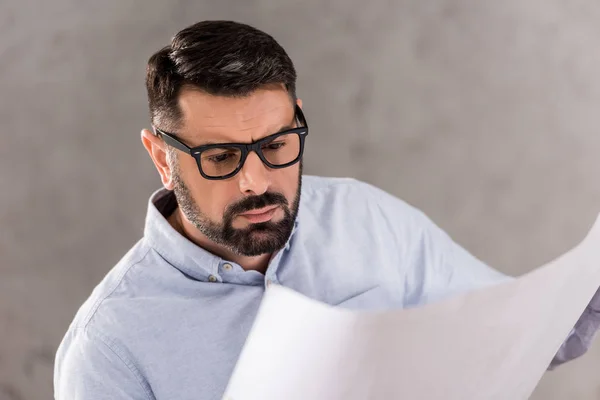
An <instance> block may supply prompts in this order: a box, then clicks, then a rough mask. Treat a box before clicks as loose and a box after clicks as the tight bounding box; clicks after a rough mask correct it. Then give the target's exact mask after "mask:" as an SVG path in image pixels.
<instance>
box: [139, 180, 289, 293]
mask: <svg viewBox="0 0 600 400" xmlns="http://www.w3.org/2000/svg"><path fill="white" fill-rule="evenodd" d="M176 207H177V200H176V198H175V195H174V193H173V191H170V190H167V189H164V188H163V189H160V190H157V191H156V192H154V193H153V194H152V196H150V199H149V200H148V212H147V214H146V224H145V228H144V238H145V240H146V241H147V242H148V243H149V245H150V246H151V247H152V248H153V249H154V250H155V251H156V252H157V253H158V254H159V255H160V256H161V257H162V258H163V259H164V260H165V261H166V262H168V263H169V264H171V265H172V266H173V267H175V268H177V269H178V270H180V271H181V272H183V273H184V274H186V275H188V276H190V277H192V278H193V279H196V280H200V281H211V280H214V279H217V280H218V281H221V282H223V281H225V282H226V281H234V282H238V283H243V282H248V283H250V282H255V281H256V283H258V282H259V281H260V282H263V281H264V276H263V275H262V274H261V273H259V272H257V271H243V270H242V269H241V268H238V272H237V273H236V272H235V271H233V272H229V273H227V274H222V273H221V272H222V271H221V268H220V267H221V266H222V265H223V264H224V263H225V262H229V261H226V260H223V259H222V258H221V257H218V256H216V255H214V254H212V253H210V252H209V251H207V250H205V249H203V248H202V247H200V246H198V245H197V244H195V243H193V242H191V241H190V240H189V239H187V238H186V237H185V236H183V235H181V234H180V233H179V232H178V231H177V230H176V229H174V228H173V227H172V226H171V224H170V223H169V221H168V220H167V217H168V216H169V215H171V213H172V212H173V211H174V210H175V208H176ZM297 227H298V218H296V221H295V222H294V228H293V230H292V234H291V235H290V238H288V241H287V243H286V245H285V247H284V248H283V249H282V250H280V251H278V252H277V253H275V255H274V256H273V257H271V260H270V262H269V267H268V269H267V275H270V276H274V274H275V273H276V270H277V268H278V265H279V261H280V259H281V255H282V252H285V251H288V250H289V249H290V245H291V238H292V236H293V235H294V232H295V231H296V229H297ZM230 263H231V262H230ZM231 264H233V263H231ZM241 275H246V276H241ZM258 277H259V278H258ZM257 278H258V280H257Z"/></svg>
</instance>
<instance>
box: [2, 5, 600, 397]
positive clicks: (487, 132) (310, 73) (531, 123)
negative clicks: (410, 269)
mask: <svg viewBox="0 0 600 400" xmlns="http://www.w3.org/2000/svg"><path fill="white" fill-rule="evenodd" d="M212 18H225V19H237V20H241V21H244V22H248V23H251V24H255V25H256V26H258V27H260V28H263V29H264V30H266V31H268V32H271V33H272V34H273V35H275V36H276V37H277V38H278V39H279V40H280V41H281V43H282V44H283V45H284V46H285V47H286V48H287V49H288V50H289V53H290V55H291V56H292V58H293V59H294V60H295V62H296V65H297V68H298V70H299V74H300V79H299V94H300V96H301V97H302V98H303V99H304V104H305V108H306V114H307V118H308V119H309V121H310V123H311V129H312V132H313V134H312V135H311V137H310V139H309V140H308V149H307V153H306V171H307V172H308V173H311V174H321V175H337V176H354V177H357V178H360V179H364V180H367V181H369V182H372V183H374V184H376V185H379V186H381V187H383V188H385V189H387V190H388V191H390V192H392V193H394V194H396V195H398V196H400V197H402V198H404V199H406V200H407V201H409V202H411V203H413V204H415V205H417V206H418V207H420V208H422V209H423V210H424V211H425V212H427V213H428V214H429V215H430V216H431V217H432V218H433V219H434V220H435V221H437V222H438V224H440V225H441V226H442V227H443V228H445V229H446V230H447V231H448V232H449V233H450V234H451V235H452V236H454V237H455V238H456V240H457V241H458V242H460V243H462V244H463V245H464V246H466V247H467V248H468V249H470V250H471V251H472V252H474V253H475V254H476V255H477V256H479V257H481V258H482V259H484V260H485V261H487V262H488V263H490V264H492V265H494V266H495V267H497V268H498V269H500V270H502V271H505V272H507V273H510V274H520V273H523V272H526V271H528V270H530V269H531V268H533V267H535V266H536V265H538V264H540V263H542V262H544V261H547V260H549V259H551V258H553V257H554V256H557V255H558V254H560V253H561V252H562V251H564V250H566V249H568V248H569V247H570V246H571V245H573V244H574V243H576V242H577V241H578V240H579V239H580V238H581V237H582V236H583V235H584V233H585V232H586V230H587V228H588V227H589V226H590V224H591V222H592V220H593V218H594V217H595V215H596V213H597V212H598V211H600V185H599V184H598V171H600V157H598V152H599V150H600V135H599V134H598V130H599V127H600V112H599V105H600V76H599V75H598V71H600V52H599V51H598V38H599V37H600V24H599V23H598V20H600V3H598V2H595V1H591V0H587V1H586V0H571V1H569V2H565V1H559V0H544V1H542V0H528V1H523V0H506V1H477V0H428V1H418V0H412V1H410V0H405V1H391V0H389V1H385V0H371V1H367V2H364V1H341V0H338V1H327V2H325V1H316V0H304V1H301V2H300V1H298V2H292V1H277V0H271V1H267V0H254V1H248V0H243V1H242V0H240V1H219V2H217V1H212V2H208V1H186V0H179V1H169V2H159V1H156V2H149V1H142V0H125V1H123V0H108V1H91V0H88V1H81V0H79V1H75V0H54V1H46V2H42V1H37V2H33V1H27V0H24V1H19V0H2V1H1V2H0V399H1V400H17V399H23V400H24V399H27V400H29V399H31V400H35V399H40V400H41V399H48V398H50V397H51V385H52V382H51V377H52V362H53V355H54V351H55V349H56V346H57V344H58V342H59V340H60V339H61V337H62V335H63V333H64V332H65V330H66V328H67V326H68V324H69V322H70V321H71V318H72V317H73V314H74V313H75V311H76V309H77V308H78V306H79V305H80V304H81V303H82V301H83V300H84V299H85V298H86V297H87V296H88V294H89V293H90V291H91V289H92V288H93V286H94V285H95V284H96V283H97V282H98V281H99V280H100V279H101V278H102V276H103V275H104V274H105V273H106V272H107V270H108V269H109V268H111V267H112V266H113V264H114V263H115V262H116V261H117V260H118V259H119V258H120V257H121V256H122V255H123V254H124V252H125V251H126V250H127V249H128V248H129V247H130V246H131V245H132V244H133V243H134V242H135V241H136V240H137V238H139V237H140V235H141V232H142V221H143V217H144V213H145V207H146V200H147V196H148V195H149V193H150V192H151V191H152V190H153V189H155V188H157V187H158V185H159V180H158V178H157V176H156V173H155V171H154V169H153V166H152V164H151V162H150V160H149V159H148V157H147V156H146V154H145V153H144V151H143V149H142V147H141V145H140V142H139V131H140V129H141V128H142V127H147V126H148V119H147V111H146V104H145V92H144V88H143V77H144V67H145V62H146V60H147V58H148V57H149V55H150V54H151V53H152V52H153V51H155V50H156V49H158V48H159V47H160V46H162V45H164V44H166V43H167V42H168V40H169V39H170V37H171V36H172V35H173V34H174V33H175V32H176V31H177V30H179V29H181V28H183V27H185V26H187V25H189V24H191V23H193V22H196V21H198V20H202V19H212ZM599 370H600V344H599V343H596V345H595V347H594V348H593V349H592V350H591V351H590V352H589V354H588V355H586V356H585V357H583V358H582V359H580V360H578V361H576V362H573V363H571V364H569V365H566V366H564V367H562V368H560V370H558V371H556V372H553V373H548V374H546V377H545V378H544V379H543V381H542V383H541V385H540V386H539V388H538V390H537V391H536V394H535V396H534V398H535V399H546V400H551V399H590V400H592V399H598V398H599V397H600V379H599V378H598V372H597V371H599Z"/></svg>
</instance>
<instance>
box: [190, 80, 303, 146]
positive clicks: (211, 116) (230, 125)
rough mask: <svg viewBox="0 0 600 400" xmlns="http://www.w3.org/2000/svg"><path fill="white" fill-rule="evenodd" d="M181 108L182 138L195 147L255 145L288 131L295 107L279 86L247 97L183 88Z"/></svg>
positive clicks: (258, 91)
mask: <svg viewBox="0 0 600 400" xmlns="http://www.w3.org/2000/svg"><path fill="white" fill-rule="evenodd" d="M179 107H180V109H181V111H182V114H183V124H182V129H181V130H180V136H181V138H182V139H185V140H186V141H188V142H190V143H191V144H193V145H201V144H207V143H224V142H239V143H245V142H252V141H255V140H258V139H260V138H262V137H265V136H268V135H270V134H273V133H276V132H278V131H280V130H282V129H285V128H288V127H289V125H290V124H291V123H292V121H293V118H294V105H293V104H292V101H291V99H290V97H289V94H288V92H287V91H286V90H285V89H284V88H283V87H280V86H276V87H271V88H265V89H259V90H256V91H255V92H253V93H251V94H250V95H248V96H245V97H226V96H214V95H210V94H207V93H204V92H202V91H199V90H194V89H189V88H188V89H183V90H182V92H181V94H180V96H179Z"/></svg>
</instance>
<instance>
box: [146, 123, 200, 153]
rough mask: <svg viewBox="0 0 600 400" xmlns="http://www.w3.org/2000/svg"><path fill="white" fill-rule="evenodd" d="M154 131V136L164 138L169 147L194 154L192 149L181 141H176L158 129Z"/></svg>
mask: <svg viewBox="0 0 600 400" xmlns="http://www.w3.org/2000/svg"><path fill="white" fill-rule="evenodd" d="M152 129H153V130H154V134H155V135H156V136H158V137H162V139H163V140H164V141H165V143H166V144H168V145H169V146H172V147H175V148H176V149H177V150H181V151H183V152H184V153H187V154H190V155H191V154H192V148H191V147H188V146H187V145H186V144H185V143H181V142H180V141H179V140H177V139H175V138H174V137H173V136H171V135H170V134H168V133H167V132H163V131H161V130H160V129H158V128H157V127H154V126H153V127H152Z"/></svg>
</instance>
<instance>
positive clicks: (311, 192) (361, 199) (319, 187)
mask: <svg viewBox="0 0 600 400" xmlns="http://www.w3.org/2000/svg"><path fill="white" fill-rule="evenodd" d="M302 203H303V207H305V208H306V209H309V210H312V211H313V212H322V211H323V210H324V209H326V210H328V211H331V212H333V211H334V210H336V211H337V212H353V213H356V212H359V213H361V212H365V211H367V210H368V211H369V215H370V216H372V217H375V216H377V215H380V216H382V217H384V218H392V219H394V220H398V219H403V220H406V221H407V222H408V221H409V220H411V221H412V222H413V223H418V222H419V220H421V219H422V218H423V213H422V212H421V211H420V210H418V209H417V208H415V207H413V206H412V205H410V204H408V203H407V202H405V201H404V200H401V199H399V198H398V197H396V196H394V195H392V194H390V193H389V192H386V191H385V190H383V189H380V188H378V187H376V186H374V185H371V184H369V183H366V182H362V181H359V180H357V179H354V178H329V177H318V176H309V175H307V176H304V177H303V181H302Z"/></svg>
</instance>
